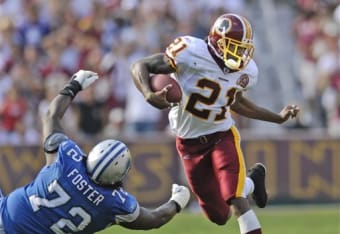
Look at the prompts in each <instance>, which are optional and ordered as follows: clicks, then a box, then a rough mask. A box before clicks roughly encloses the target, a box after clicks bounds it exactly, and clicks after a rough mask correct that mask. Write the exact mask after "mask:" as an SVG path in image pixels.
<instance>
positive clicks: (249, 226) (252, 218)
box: [237, 210, 261, 234]
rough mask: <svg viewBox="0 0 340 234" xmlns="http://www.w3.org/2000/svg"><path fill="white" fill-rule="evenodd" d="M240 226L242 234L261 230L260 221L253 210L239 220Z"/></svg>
mask: <svg viewBox="0 0 340 234" xmlns="http://www.w3.org/2000/svg"><path fill="white" fill-rule="evenodd" d="M237 222H238V225H239V226H240V233H241V234H244V233H248V232H250V231H253V230H256V229H261V225H260V223H259V220H258V219H257V217H256V214H255V213H254V211H253V210H248V211H247V212H246V213H244V214H243V215H241V216H240V217H238V218H237Z"/></svg>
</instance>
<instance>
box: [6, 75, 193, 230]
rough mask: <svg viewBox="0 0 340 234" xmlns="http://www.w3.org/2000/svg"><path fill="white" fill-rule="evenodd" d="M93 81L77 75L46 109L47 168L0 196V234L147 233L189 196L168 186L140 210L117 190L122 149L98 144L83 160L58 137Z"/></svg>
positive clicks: (126, 163) (125, 157)
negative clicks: (163, 197)
mask: <svg viewBox="0 0 340 234" xmlns="http://www.w3.org/2000/svg"><path fill="white" fill-rule="evenodd" d="M97 79H98V75H97V74H96V73H94V72H92V71H85V70H80V71H78V72H77V73H75V74H74V75H73V76H72V79H71V80H70V82H68V83H67V84H66V85H65V87H64V88H63V89H62V90H61V91H60V93H59V94H58V95H57V96H56V97H55V98H54V100H53V101H52V102H51V104H50V105H49V108H48V111H47V113H46V115H45V116H44V117H43V137H44V138H43V139H45V140H44V151H45V155H46V162H47V163H46V165H45V166H44V167H43V168H42V169H41V171H40V172H39V174H38V175H37V177H36V178H35V179H34V181H32V182H31V183H29V184H28V185H26V186H24V187H20V188H18V189H16V190H15V191H13V192H12V193H10V194H9V195H7V196H2V195H1V192H0V234H1V233H10V234H16V233H41V234H48V233H94V232H98V231H100V230H103V229H105V228H107V227H109V226H111V225H114V224H119V225H121V226H124V227H126V228H128V229H141V230H148V229H153V228H159V227H161V226H162V225H164V224H166V223H167V222H169V221H170V220H171V219H172V218H173V217H174V216H175V214H176V213H177V212H179V211H181V210H182V209H183V208H184V207H185V206H186V205H187V203H188V201H189V198H190V192H189V190H188V189H187V188H186V187H185V186H180V185H176V184H174V185H173V186H172V194H171V197H170V199H169V201H168V202H166V203H164V204H163V205H161V206H159V207H157V208H156V209H147V208H144V207H142V206H140V205H139V204H138V201H137V200H136V198H135V197H134V196H132V195H131V194H129V193H128V192H126V191H125V190H124V189H123V187H122V180H123V179H124V177H125V176H126V174H127V173H128V171H129V169H130V165H131V164H130V162H131V157H130V152H129V150H128V148H127V147H126V145H125V144H124V143H122V142H120V141H117V140H112V139H109V140H104V141H102V142H100V143H98V144H97V145H96V146H95V147H94V148H93V149H92V150H91V151H90V153H89V154H88V155H86V154H85V153H84V152H83V151H82V150H81V148H80V147H79V146H78V145H77V144H76V143H75V142H74V141H72V140H71V139H69V138H68V137H67V136H66V135H64V134H63V130H62V126H61V123H60V122H61V119H62V117H63V115H64V113H65V111H66V110H67V108H68V107H69V105H70V103H71V102H72V100H73V98H74V97H75V96H76V94H77V93H78V92H79V91H81V90H83V89H85V88H87V87H88V86H90V85H91V84H92V83H94V82H95V80H97Z"/></svg>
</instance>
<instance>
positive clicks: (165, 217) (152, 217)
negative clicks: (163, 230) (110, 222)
mask: <svg viewBox="0 0 340 234" xmlns="http://www.w3.org/2000/svg"><path fill="white" fill-rule="evenodd" d="M189 200H190V191H189V189H188V188H187V187H185V186H181V185H177V184H173V185H172V195H171V198H170V200H169V201H168V202H167V203H164V204H163V205H161V206H159V207H157V208H156V209H147V208H144V207H141V208H140V214H139V216H138V218H137V219H136V220H135V221H133V222H131V223H120V225H121V226H123V227H126V228H128V229H135V230H149V229H154V228H159V227H161V226H163V225H164V224H166V223H168V222H169V221H170V220H171V219H172V218H173V217H174V216H175V215H176V214H177V213H178V212H180V211H181V210H182V209H183V208H184V207H185V206H186V205H187V204H188V202H189Z"/></svg>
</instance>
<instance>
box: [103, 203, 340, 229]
mask: <svg viewBox="0 0 340 234" xmlns="http://www.w3.org/2000/svg"><path fill="white" fill-rule="evenodd" d="M255 212H256V213H257V214H258V216H259V219H260V222H261V225H262V227H263V233H265V234H340V204H338V205H337V204H334V205H327V206H321V205H320V206H314V205H313V206H301V205H299V206H298V205H297V206H270V207H268V208H265V209H255ZM99 233H100V234H109V233H111V234H112V233H114V234H133V233H148V234H182V233H183V234H239V229H238V224H237V221H236V219H235V218H232V219H231V220H230V221H229V222H228V223H227V224H226V225H224V226H217V225H214V224H212V223H210V222H209V221H208V220H207V219H205V218H204V217H203V215H202V214H201V213H189V212H183V213H181V214H179V215H177V216H176V217H175V218H174V219H173V220H172V221H170V223H168V224H166V225H165V226H163V227H162V228H160V229H157V230H151V231H147V232H145V231H133V230H127V229H124V228H122V227H120V226H113V227H111V228H109V229H107V230H105V231H102V232H99Z"/></svg>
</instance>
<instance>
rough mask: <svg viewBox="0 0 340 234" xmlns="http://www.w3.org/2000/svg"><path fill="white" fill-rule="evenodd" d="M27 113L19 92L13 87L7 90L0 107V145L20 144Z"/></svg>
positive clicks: (24, 101)
mask: <svg viewBox="0 0 340 234" xmlns="http://www.w3.org/2000/svg"><path fill="white" fill-rule="evenodd" d="M26 111H27V102H26V100H25V99H24V97H23V96H22V94H21V92H20V90H19V89H18V88H17V87H16V86H13V87H11V88H10V89H9V90H7V92H6V95H5V99H4V100H3V102H2V105H1V106H0V118H1V123H2V124H1V129H2V130H3V131H2V137H1V138H2V142H1V144H6V143H7V144H15V145H18V144H20V143H22V139H21V133H22V132H23V131H24V129H23V128H24V127H25V126H23V119H24V117H25V114H26Z"/></svg>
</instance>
